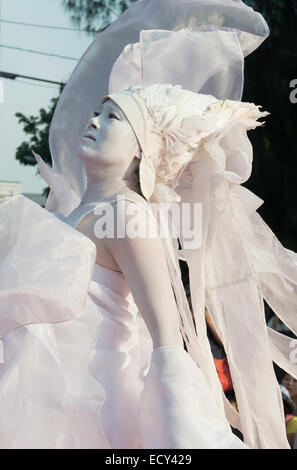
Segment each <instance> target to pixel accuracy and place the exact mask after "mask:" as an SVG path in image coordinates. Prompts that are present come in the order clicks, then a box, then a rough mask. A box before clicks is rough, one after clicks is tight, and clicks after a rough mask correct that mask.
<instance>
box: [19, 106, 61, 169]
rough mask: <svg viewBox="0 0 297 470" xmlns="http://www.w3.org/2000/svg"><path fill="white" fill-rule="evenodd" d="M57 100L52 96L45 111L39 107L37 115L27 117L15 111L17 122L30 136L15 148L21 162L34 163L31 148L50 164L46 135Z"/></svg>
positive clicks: (25, 163)
mask: <svg viewBox="0 0 297 470" xmlns="http://www.w3.org/2000/svg"><path fill="white" fill-rule="evenodd" d="M57 102H58V98H52V100H51V104H50V106H49V109H48V110H47V111H46V110H45V109H44V108H41V109H40V110H39V115H38V116H28V117H27V116H25V115H24V114H22V113H16V117H17V118H18V121H19V123H20V124H22V126H23V131H24V132H25V134H28V135H29V136H30V137H29V140H28V141H26V142H23V143H22V144H21V145H20V146H19V147H18V148H17V150H16V159H17V160H19V161H20V162H21V163H22V164H24V165H36V161H35V159H34V157H33V156H32V150H34V151H35V152H36V153H38V154H40V155H41V156H42V158H43V160H45V161H46V162H47V163H48V164H50V165H51V155H50V149H49V144H48V135H49V126H50V123H51V120H52V117H53V114H54V111H55V107H56V104H57ZM32 157H33V158H32Z"/></svg>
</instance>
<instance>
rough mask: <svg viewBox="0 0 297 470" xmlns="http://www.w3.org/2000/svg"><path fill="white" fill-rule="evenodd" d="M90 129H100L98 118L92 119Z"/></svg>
mask: <svg viewBox="0 0 297 470" xmlns="http://www.w3.org/2000/svg"><path fill="white" fill-rule="evenodd" d="M88 128H89V129H98V128H99V123H98V119H97V116H95V117H93V118H92V119H90V121H89V125H88Z"/></svg>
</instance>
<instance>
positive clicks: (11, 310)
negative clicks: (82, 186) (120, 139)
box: [0, 196, 246, 449]
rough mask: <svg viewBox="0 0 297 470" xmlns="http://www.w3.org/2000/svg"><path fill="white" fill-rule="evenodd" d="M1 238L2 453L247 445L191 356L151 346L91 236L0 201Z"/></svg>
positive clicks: (21, 202)
mask: <svg viewBox="0 0 297 470" xmlns="http://www.w3.org/2000/svg"><path fill="white" fill-rule="evenodd" d="M136 203H137V201H136ZM0 234H1V242H2V243H1V264H0V287H1V298H0V332H1V340H2V342H3V349H4V362H3V364H1V365H0V397H1V407H0V447H1V448H6V449H8V448H14V449H16V448H31V449H32V448H33V449H37V448H48V449H55V448H70V449H74V448H76V449H78V448H91V449H92V448H98V449H141V448H147V449H158V448H165V449H166V448H168V449H179V448H245V447H246V446H245V445H244V444H243V443H242V442H241V441H240V440H239V439H238V438H236V437H235V436H234V435H233V434H232V433H231V429H230V427H229V425H228V423H227V421H226V419H225V417H224V415H222V414H220V413H218V410H217V408H216V405H215V402H214V401H213V400H212V398H211V394H210V390H209V388H208V385H207V383H206V381H205V378H204V377H203V374H202V373H201V371H200V370H199V369H198V368H197V366H196V364H195V363H194V362H193V361H192V359H191V357H190V356H189V355H188V354H187V353H186V352H185V351H184V350H183V349H182V348H181V347H177V346H174V345H173V346H169V347H160V348H155V349H154V350H153V346H152V339H151V335H150V333H149V331H148V329H147V327H146V325H145V322H144V320H143V318H142V315H141V314H140V313H139V310H138V308H137V306H136V304H135V302H134V299H133V296H132V294H131V290H130V288H129V285H128V283H127V281H126V279H125V278H124V276H123V274H122V273H119V272H115V271H111V270H110V269H107V268H104V267H103V266H100V265H98V264H94V260H95V245H94V244H93V243H92V242H91V241H90V240H89V239H88V238H87V237H85V236H84V235H82V234H81V233H79V232H78V231H77V230H75V229H73V228H72V227H71V226H69V225H67V224H65V223H64V222H62V221H61V220H59V219H58V218H57V217H55V216H54V215H52V214H50V213H49V212H48V211H46V210H44V209H42V208H40V207H39V206H38V205H37V204H35V203H33V202H32V201H30V200H28V199H26V198H24V197H23V196H17V197H15V198H12V199H11V200H10V201H8V202H6V203H4V204H1V206H0Z"/></svg>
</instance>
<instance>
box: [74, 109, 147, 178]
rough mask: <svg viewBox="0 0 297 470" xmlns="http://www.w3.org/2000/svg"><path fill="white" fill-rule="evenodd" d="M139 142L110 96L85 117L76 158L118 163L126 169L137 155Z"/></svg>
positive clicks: (109, 164) (103, 163)
mask: <svg viewBox="0 0 297 470" xmlns="http://www.w3.org/2000/svg"><path fill="white" fill-rule="evenodd" d="M139 149H140V147H139V144H138V141H137V138H136V136H135V134H134V131H133V129H132V127H131V125H130V123H129V121H128V120H127V118H126V116H125V114H124V113H123V112H122V110H121V109H120V107H119V106H118V105H117V104H116V103H115V102H114V101H112V100H108V101H105V102H104V103H103V104H101V105H100V106H99V107H98V109H97V110H95V112H94V116H93V117H92V118H91V119H90V120H89V121H88V123H87V125H86V127H85V130H84V132H83V136H82V139H81V145H80V149H79V153H78V158H79V159H80V160H82V162H88V164H92V163H94V164H96V165H100V166H101V167H102V168H103V167H107V166H115V165H118V166H119V167H120V168H122V169H123V168H124V169H127V168H128V167H129V165H130V163H131V162H132V160H133V159H134V157H139V155H140V154H139Z"/></svg>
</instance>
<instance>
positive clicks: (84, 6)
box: [62, 0, 135, 32]
mask: <svg viewBox="0 0 297 470" xmlns="http://www.w3.org/2000/svg"><path fill="white" fill-rule="evenodd" d="M134 1H135V0H62V3H63V5H64V7H65V9H66V10H67V11H69V12H70V13H71V20H72V22H73V23H74V24H75V26H77V27H79V28H83V29H86V30H87V31H90V32H94V31H95V32H101V31H103V30H104V29H105V28H107V26H109V25H110V23H112V21H114V20H115V18H117V17H118V16H120V14H121V13H123V12H124V11H125V10H126V9H127V8H128V7H129V6H130V5H131V4H132V3H134Z"/></svg>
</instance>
